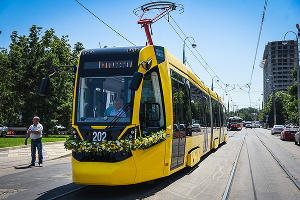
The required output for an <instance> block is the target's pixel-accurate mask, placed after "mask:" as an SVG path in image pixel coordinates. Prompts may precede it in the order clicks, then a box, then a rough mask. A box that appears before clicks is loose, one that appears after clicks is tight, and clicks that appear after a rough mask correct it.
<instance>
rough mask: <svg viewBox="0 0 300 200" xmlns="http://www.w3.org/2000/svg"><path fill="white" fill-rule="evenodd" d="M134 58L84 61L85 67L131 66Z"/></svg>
mask: <svg viewBox="0 0 300 200" xmlns="http://www.w3.org/2000/svg"><path fill="white" fill-rule="evenodd" d="M131 67H132V60H112V61H93V62H84V65H83V68H84V69H110V68H114V69H115V68H131Z"/></svg>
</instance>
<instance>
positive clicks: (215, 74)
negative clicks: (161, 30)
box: [170, 15, 226, 85]
mask: <svg viewBox="0 0 300 200" xmlns="http://www.w3.org/2000/svg"><path fill="white" fill-rule="evenodd" d="M170 18H171V19H172V21H173V22H174V24H175V25H176V26H177V27H178V29H179V30H180V31H181V33H182V34H183V35H184V37H185V38H187V35H186V34H185V33H184V31H183V30H182V28H181V27H180V26H179V24H178V23H177V22H176V21H175V19H174V18H173V17H172V15H170ZM187 40H188V42H189V43H190V44H192V43H191V41H190V40H189V38H188V39H187ZM195 51H196V53H197V54H198V55H199V56H200V58H201V60H202V61H203V62H204V63H205V65H206V66H207V67H208V68H209V69H210V70H211V71H212V72H213V74H214V76H216V77H217V78H218V79H219V81H221V82H222V83H223V84H224V85H226V83H224V82H223V80H222V79H221V78H220V77H219V76H218V74H217V73H216V72H215V71H214V69H213V68H212V67H210V66H209V64H208V63H207V61H206V60H205V59H204V58H203V56H202V55H201V53H200V52H199V51H198V49H196V48H195Z"/></svg>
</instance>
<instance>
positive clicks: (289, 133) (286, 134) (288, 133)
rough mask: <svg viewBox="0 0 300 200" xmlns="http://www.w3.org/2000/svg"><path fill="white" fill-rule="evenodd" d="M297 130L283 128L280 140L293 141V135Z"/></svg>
mask: <svg viewBox="0 0 300 200" xmlns="http://www.w3.org/2000/svg"><path fill="white" fill-rule="evenodd" d="M297 131H298V128H285V129H283V131H282V132H281V133H280V139H281V140H294V139H295V133H297Z"/></svg>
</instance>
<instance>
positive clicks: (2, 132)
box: [0, 124, 9, 137]
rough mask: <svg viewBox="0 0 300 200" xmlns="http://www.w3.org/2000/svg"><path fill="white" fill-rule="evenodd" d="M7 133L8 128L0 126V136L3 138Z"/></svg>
mask: <svg viewBox="0 0 300 200" xmlns="http://www.w3.org/2000/svg"><path fill="white" fill-rule="evenodd" d="M8 132H9V129H8V127H6V126H4V125H1V124H0V136H1V137H5V136H6V134H7V133H8Z"/></svg>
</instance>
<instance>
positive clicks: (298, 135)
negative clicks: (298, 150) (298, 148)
mask: <svg viewBox="0 0 300 200" xmlns="http://www.w3.org/2000/svg"><path fill="white" fill-rule="evenodd" d="M295 144H296V145H300V132H299V131H298V132H297V133H295Z"/></svg>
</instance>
